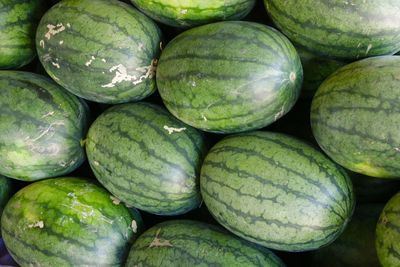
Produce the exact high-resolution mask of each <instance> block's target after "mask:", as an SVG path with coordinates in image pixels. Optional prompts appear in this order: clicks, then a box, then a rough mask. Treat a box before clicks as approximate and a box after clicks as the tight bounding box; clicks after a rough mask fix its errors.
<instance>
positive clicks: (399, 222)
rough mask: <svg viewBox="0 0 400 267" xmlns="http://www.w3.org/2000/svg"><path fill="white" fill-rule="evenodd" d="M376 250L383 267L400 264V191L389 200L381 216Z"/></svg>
mask: <svg viewBox="0 0 400 267" xmlns="http://www.w3.org/2000/svg"><path fill="white" fill-rule="evenodd" d="M376 250H377V253H378V258H379V261H380V263H381V265H382V267H394V266H400V193H397V194H396V195H395V196H393V197H392V198H391V199H390V200H389V202H388V203H387V204H386V205H385V208H384V209H383V211H382V214H381V216H380V218H379V222H378V225H377V226H376Z"/></svg>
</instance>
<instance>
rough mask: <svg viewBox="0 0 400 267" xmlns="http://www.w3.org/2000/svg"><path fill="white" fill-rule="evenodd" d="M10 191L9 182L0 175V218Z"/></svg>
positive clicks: (10, 185)
mask: <svg viewBox="0 0 400 267" xmlns="http://www.w3.org/2000/svg"><path fill="white" fill-rule="evenodd" d="M11 190H12V184H11V180H10V179H8V178H6V177H4V176H2V175H0V216H1V214H2V213H3V209H4V207H5V206H6V204H7V202H8V199H9V198H10V197H11ZM0 226H1V223H0ZM0 237H1V233H0Z"/></svg>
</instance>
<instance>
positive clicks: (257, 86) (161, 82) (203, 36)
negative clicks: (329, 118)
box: [157, 21, 303, 133]
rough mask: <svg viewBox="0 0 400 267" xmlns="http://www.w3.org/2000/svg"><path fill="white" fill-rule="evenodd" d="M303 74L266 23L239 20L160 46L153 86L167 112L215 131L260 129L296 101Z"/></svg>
mask: <svg viewBox="0 0 400 267" xmlns="http://www.w3.org/2000/svg"><path fill="white" fill-rule="evenodd" d="M302 77H303V71H302V66H301V62H300V58H299V56H298V55H297V52H296V49H295V48H294V47H293V46H292V44H291V43H290V42H289V41H288V40H287V39H286V37H285V36H283V35H282V34H281V33H279V32H278V31H276V30H274V29H273V28H270V27H268V26H265V25H262V24H258V23H253V22H243V21H233V22H232V21H225V22H217V23H213V24H208V25H204V26H200V27H197V28H193V29H191V30H188V31H186V32H184V33H182V34H180V35H178V36H177V37H176V38H175V39H174V40H172V41H171V42H170V43H169V44H168V45H167V47H166V48H165V49H164V51H163V53H162V55H161V57H160V62H159V66H158V69H157V85H158V89H159V92H160V95H161V97H162V99H163V101H164V104H165V105H166V107H167V108H168V110H169V111H170V112H171V113H172V114H173V115H174V116H176V117H177V118H179V119H180V120H182V121H183V122H185V123H187V124H189V125H191V126H193V127H196V128H199V129H201V130H204V131H209V132H216V133H233V132H243V131H247V130H251V129H257V128H262V127H264V126H266V125H268V124H271V123H272V122H274V121H276V120H278V119H279V118H280V117H282V116H283V115H284V114H286V113H287V112H288V111H289V110H290V109H291V108H292V106H293V105H294V103H295V102H296V100H297V98H298V96H299V94H300V88H301V82H302Z"/></svg>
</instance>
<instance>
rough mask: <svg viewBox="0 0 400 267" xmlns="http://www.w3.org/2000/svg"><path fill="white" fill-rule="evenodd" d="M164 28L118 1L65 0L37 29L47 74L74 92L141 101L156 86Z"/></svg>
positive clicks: (102, 98)
mask: <svg viewBox="0 0 400 267" xmlns="http://www.w3.org/2000/svg"><path fill="white" fill-rule="evenodd" d="M160 38H161V32H160V31H159V29H158V27H157V25H156V24H155V23H154V22H153V21H151V20H150V19H149V18H147V17H146V16H144V15H143V14H142V13H140V12H139V11H137V10H135V9H134V8H133V7H132V6H130V5H127V4H125V3H122V2H120V1H117V0H65V1H62V2H60V3H58V4H57V5H55V6H53V7H52V8H51V9H50V10H49V11H48V12H47V13H46V14H45V15H44V16H43V18H42V20H41V21H40V24H39V26H38V30H37V34H36V47H37V50H38V55H39V59H40V61H41V62H42V64H43V66H44V68H45V69H46V71H47V72H48V74H49V75H50V76H51V77H52V78H53V79H54V80H55V81H56V82H57V83H59V84H60V85H62V86H63V87H65V88H66V89H67V90H69V91H71V92H72V93H74V94H76V95H78V96H80V97H83V98H86V99H89V100H92V101H95V102H104V103H120V102H128V101H134V100H140V99H142V98H144V97H147V96H148V95H150V94H152V93H153V92H154V91H155V68H156V65H157V57H158V53H159V50H160V41H161V40H160Z"/></svg>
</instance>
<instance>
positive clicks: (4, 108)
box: [0, 71, 88, 181]
mask: <svg viewBox="0 0 400 267" xmlns="http://www.w3.org/2000/svg"><path fill="white" fill-rule="evenodd" d="M0 88H1V90H0V174H3V175H5V176H8V177H12V178H16V179H20V180H25V181H32V180H37V179H42V178H48V177H54V176H59V175H62V174H66V173H69V172H71V171H73V170H74V169H76V168H77V167H78V166H79V165H80V164H81V163H82V162H83V161H84V160H85V152H84V148H83V147H82V139H83V138H84V135H85V133H86V128H87V116H88V109H87V105H86V104H85V103H84V102H82V101H81V100H79V99H78V98H77V97H75V96H74V95H72V94H70V93H68V92H66V91H65V90H64V89H63V88H61V87H60V86H58V85H57V84H56V83H54V82H53V81H51V80H50V79H47V78H45V77H43V76H39V75H37V74H33V73H28V72H19V71H1V72H0Z"/></svg>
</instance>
